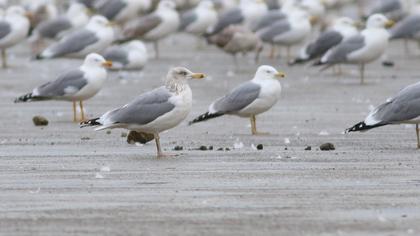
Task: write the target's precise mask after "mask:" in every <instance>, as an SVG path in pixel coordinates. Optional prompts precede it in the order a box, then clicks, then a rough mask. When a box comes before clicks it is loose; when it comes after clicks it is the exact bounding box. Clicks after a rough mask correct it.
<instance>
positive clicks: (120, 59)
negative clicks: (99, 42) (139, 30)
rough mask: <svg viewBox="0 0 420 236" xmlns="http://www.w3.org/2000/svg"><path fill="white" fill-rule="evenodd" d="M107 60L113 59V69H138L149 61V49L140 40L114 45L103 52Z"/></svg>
mask: <svg viewBox="0 0 420 236" xmlns="http://www.w3.org/2000/svg"><path fill="white" fill-rule="evenodd" d="M102 55H103V56H104V57H105V59H106V60H108V61H112V67H111V69H112V70H122V69H138V70H141V69H143V68H144V66H145V65H146V63H147V60H148V56H147V49H146V46H145V45H144V43H143V42H141V41H140V40H133V41H130V42H128V43H127V44H123V45H114V46H111V47H109V48H107V49H105V51H104V52H103V54H102Z"/></svg>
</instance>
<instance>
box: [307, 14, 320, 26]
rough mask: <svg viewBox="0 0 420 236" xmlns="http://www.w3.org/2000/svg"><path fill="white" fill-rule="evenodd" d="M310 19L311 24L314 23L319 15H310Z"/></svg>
mask: <svg viewBox="0 0 420 236" xmlns="http://www.w3.org/2000/svg"><path fill="white" fill-rule="evenodd" d="M309 21H310V22H311V25H314V24H316V23H317V22H318V17H316V16H311V17H309Z"/></svg>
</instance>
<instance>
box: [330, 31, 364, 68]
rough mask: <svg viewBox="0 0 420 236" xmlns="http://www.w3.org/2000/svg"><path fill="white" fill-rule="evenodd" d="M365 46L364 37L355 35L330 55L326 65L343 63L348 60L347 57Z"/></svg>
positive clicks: (339, 45)
mask: <svg viewBox="0 0 420 236" xmlns="http://www.w3.org/2000/svg"><path fill="white" fill-rule="evenodd" d="M364 46H365V38H364V37H363V36H362V35H355V36H353V37H350V38H348V39H347V40H345V41H343V42H342V43H340V44H338V45H337V47H336V48H334V49H332V50H333V51H332V52H331V53H330V54H329V55H328V58H327V61H326V63H341V62H345V61H346V60H347V56H348V55H349V54H350V53H352V52H354V51H357V50H359V49H361V48H363V47H364Z"/></svg>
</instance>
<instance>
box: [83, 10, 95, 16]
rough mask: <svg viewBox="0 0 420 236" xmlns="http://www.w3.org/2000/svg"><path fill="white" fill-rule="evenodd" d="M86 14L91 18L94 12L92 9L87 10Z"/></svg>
mask: <svg viewBox="0 0 420 236" xmlns="http://www.w3.org/2000/svg"><path fill="white" fill-rule="evenodd" d="M85 13H86V15H88V16H91V15H93V13H94V12H93V11H92V10H91V9H89V8H86V9H85Z"/></svg>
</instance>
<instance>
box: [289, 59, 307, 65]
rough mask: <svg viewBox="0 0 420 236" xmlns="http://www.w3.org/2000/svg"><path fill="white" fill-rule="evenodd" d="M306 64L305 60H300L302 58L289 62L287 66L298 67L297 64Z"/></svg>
mask: <svg viewBox="0 0 420 236" xmlns="http://www.w3.org/2000/svg"><path fill="white" fill-rule="evenodd" d="M306 62H308V60H306V59H302V58H296V59H294V60H291V61H289V63H288V64H289V66H294V65H298V64H303V63H306Z"/></svg>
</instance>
